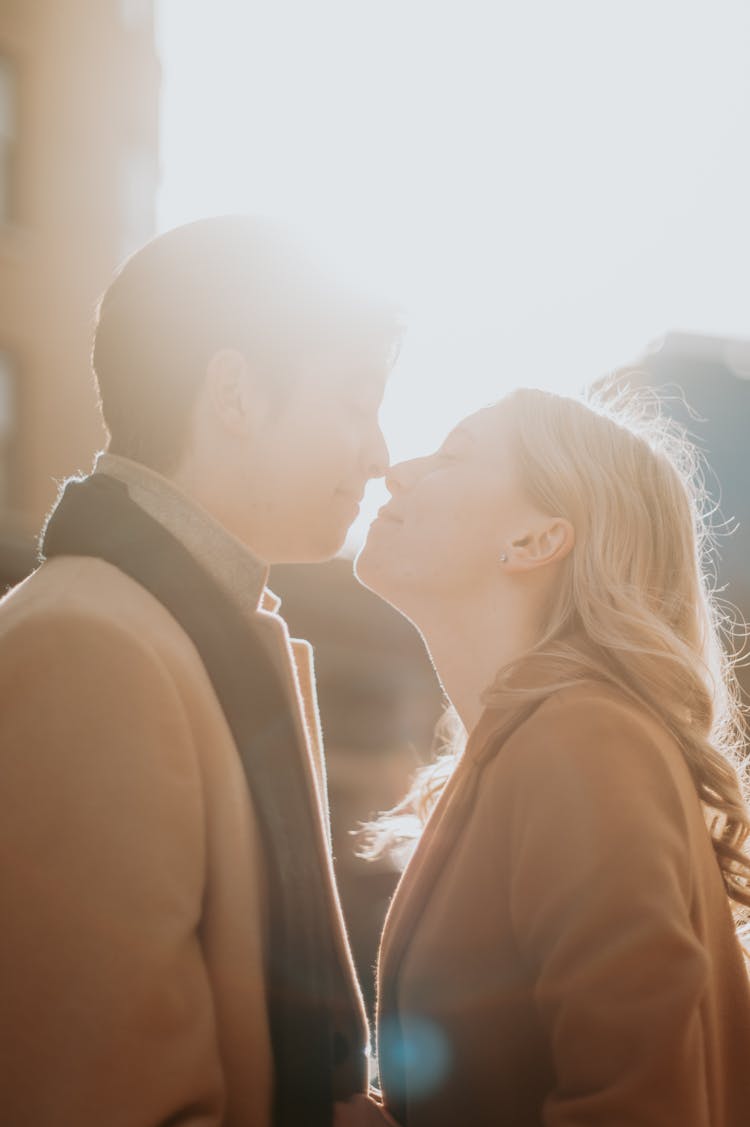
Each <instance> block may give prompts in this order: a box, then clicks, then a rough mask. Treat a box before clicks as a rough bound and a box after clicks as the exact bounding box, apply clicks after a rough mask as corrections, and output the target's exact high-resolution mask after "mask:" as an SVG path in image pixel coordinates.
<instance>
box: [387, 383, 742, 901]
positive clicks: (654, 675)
mask: <svg viewBox="0 0 750 1127" xmlns="http://www.w3.org/2000/svg"><path fill="white" fill-rule="evenodd" d="M503 416H504V419H509V421H510V427H509V430H510V432H511V434H512V436H513V437H512V444H513V453H514V458H515V465H516V466H517V470H518V480H519V484H520V486H521V488H523V489H524V490H525V492H526V494H527V496H528V497H529V500H530V501H531V502H532V503H533V504H535V505H536V506H537V507H538V508H540V509H541V510H542V511H543V512H546V513H548V514H549V515H551V516H562V517H565V518H567V519H568V520H569V521H570V522H571V523H572V525H573V527H574V529H575V533H576V546H575V548H574V550H573V552H571V554H570V556H569V557H568V558H567V560H566V561H565V563H564V565H563V571H562V581H561V582H560V583H559V584H558V586H557V588H556V590H555V592H554V595H553V597H552V603H551V605H550V606H549V608H548V609H547V616H546V622H547V624H548V625H547V629H546V632H545V633H544V636H543V637H542V638H540V639H539V641H538V642H537V644H536V645H535V646H534V647H533V649H532V650H530V651H529V652H528V653H526V654H524V655H523V656H522V657H521V658H519V659H518V660H517V661H515V662H514V663H513V664H512V666H508V667H505V668H503V669H501V670H500V671H499V673H498V675H497V677H496V679H495V681H494V683H493V684H492V685H491V686H489V688H488V689H487V690H486V692H485V694H484V698H483V703H484V704H485V705H488V706H490V707H494V708H501V709H515V708H526V707H528V706H530V705H533V704H534V703H535V702H536V701H538V700H541V699H542V698H544V697H546V696H548V695H549V694H550V693H551V692H554V691H556V690H559V689H561V688H564V687H567V686H570V685H572V684H575V683H577V682H578V681H581V680H584V679H591V678H592V677H593V678H596V679H597V680H600V681H601V680H605V681H607V682H609V683H610V684H613V685H615V686H617V688H619V689H620V690H621V691H622V692H624V693H626V694H627V695H628V696H629V697H630V698H631V699H634V700H635V701H637V702H638V703H639V704H640V705H642V706H643V707H645V708H646V709H648V710H649V711H650V712H651V713H653V714H654V715H656V716H657V717H658V718H659V719H660V720H661V722H662V723H663V724H664V725H665V726H666V727H667V728H668V729H669V730H670V732H671V733H672V734H673V735H674V737H675V739H676V740H677V742H678V743H679V745H680V747H681V748H682V751H683V754H684V756H685V760H686V763H687V765H688V767H689V769H690V772H691V774H692V777H693V780H694V783H695V787H696V791H697V793H698V796H699V798H700V800H701V802H702V804H703V807H704V810H705V812H706V817H707V823H708V826H709V829H710V833H711V837H712V841H713V845H714V849H715V851H716V855H717V858H718V862H719V866H720V868H721V872H722V875H723V878H724V883H725V886H726V890H727V894H728V896H729V897H730V899H731V900H732V901H734V902H735V905H737V907H738V909H740V911H741V910H743V909H747V908H750V859H749V858H748V856H747V854H746V853H745V849H744V847H745V845H746V842H747V840H748V837H750V818H749V817H748V811H747V807H746V804H745V797H744V794H743V784H742V781H741V780H743V779H744V770H745V760H744V750H745V738H744V737H745V731H744V724H743V717H742V710H741V707H740V704H739V696H738V689H737V685H736V681H735V678H734V674H733V671H732V663H733V659H732V658H731V657H730V656H729V654H728V653H727V652H726V650H725V648H724V646H723V644H722V636H723V635H725V634H726V633H727V628H728V624H729V616H728V614H727V611H726V610H725V609H722V608H721V607H720V605H719V603H718V601H717V599H716V598H715V595H714V594H713V583H712V569H711V566H710V549H711V545H712V534H711V523H710V518H711V509H710V506H709V504H708V498H707V494H706V490H705V487H704V483H703V475H702V464H701V458H700V456H699V454H698V452H697V450H696V448H695V446H694V445H693V444H692V443H691V442H690V441H689V440H688V438H687V435H686V434H685V432H684V430H683V429H682V428H680V427H678V426H677V425H676V424H675V423H673V422H671V421H670V420H668V419H667V418H665V417H664V415H663V414H662V413H661V412H660V410H659V400H658V397H657V396H656V394H655V393H654V392H652V391H647V392H644V391H642V390H641V391H634V390H632V389H631V388H630V386H629V385H628V383H627V382H626V380H625V379H624V378H623V375H622V374H620V376H618V378H616V379H609V380H606V381H600V382H599V383H598V384H597V385H594V387H593V388H592V389H591V390H590V391H589V392H588V393H587V395H586V396H585V397H584V398H582V399H573V398H567V397H564V396H560V395H554V394H551V393H548V392H544V391H539V390H533V389H527V388H524V389H519V390H517V391H514V392H512V393H511V394H510V395H509V396H508V397H507V398H506V399H505V400H504V401H503ZM540 673H541V676H540ZM527 674H528V676H527ZM453 724H454V734H453V735H452V736H449V738H448V740H447V744H448V749H447V750H445V751H444V753H443V754H442V755H441V756H440V757H439V758H438V759H437V761H436V762H435V763H433V764H432V765H430V766H428V767H426V768H423V769H422V771H421V772H419V773H418V775H417V777H416V780H415V784H414V787H413V789H412V790H411V792H410V794H409V795H408V796H407V798H406V799H405V800H404V802H403V803H401V804H400V805H399V806H397V807H396V808H395V809H394V810H393V811H390V812H389V814H387V815H385V816H383V817H382V818H381V819H380V820H379V821H378V822H376V823H374V824H373V825H372V826H370V827H369V828H368V831H367V846H366V852H367V854H370V855H371V854H373V853H381V852H383V851H384V850H389V849H391V848H393V847H398V845H399V844H401V845H402V846H403V845H404V843H405V841H406V840H407V839H409V838H412V839H413V838H414V837H416V836H418V834H419V833H420V832H421V826H422V825H423V824H424V821H425V820H426V817H427V816H428V814H429V812H430V810H431V809H432V807H433V806H434V804H435V802H436V801H437V799H438V797H439V795H440V793H441V792H442V790H443V789H444V787H445V784H446V783H447V781H448V779H449V777H450V775H451V773H452V771H453V768H454V767H455V764H456V762H457V758H458V756H459V755H460V753H461V745H462V742H463V741H462V740H461V739H460V738H459V739H456V737H455V720H454V721H453Z"/></svg>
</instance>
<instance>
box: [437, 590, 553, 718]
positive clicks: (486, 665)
mask: <svg viewBox="0 0 750 1127" xmlns="http://www.w3.org/2000/svg"><path fill="white" fill-rule="evenodd" d="M416 621H417V624H418V626H419V629H420V630H421V632H422V635H423V637H424V640H425V643H426V645H427V648H428V650H429V652H430V656H431V657H432V660H433V663H434V665H435V668H436V670H437V674H438V677H439V678H440V681H441V684H442V686H443V689H444V690H445V693H446V695H447V696H448V697H449V699H450V701H451V703H452V704H453V706H454V708H455V709H456V711H457V712H458V715H459V716H460V718H461V722H462V723H463V725H464V727H465V728H466V731H467V732H471V731H472V729H473V728H474V727H475V726H476V724H477V722H478V720H479V717H480V716H481V714H482V711H483V705H482V699H481V698H482V695H483V693H484V691H485V689H487V688H488V686H489V685H490V684H491V683H492V682H493V681H494V679H495V676H496V674H497V672H498V670H499V669H501V668H503V666H505V665H508V664H509V663H510V662H512V661H515V660H516V659H517V658H518V657H520V656H521V655H522V654H523V653H525V652H526V651H527V650H528V649H530V648H531V647H532V646H533V645H534V642H535V641H536V639H537V630H536V629H535V627H534V626H532V625H531V621H530V615H529V608H528V606H527V604H526V600H525V599H523V598H522V597H516V598H514V599H500V598H496V599H493V600H491V601H490V600H488V599H487V598H486V597H482V598H468V599H466V600H464V601H462V602H461V603H454V604H452V605H450V606H446V605H445V604H441V605H439V606H436V607H435V608H433V612H432V613H430V612H429V611H428V612H426V613H424V614H421V615H420V618H419V619H417V620H416Z"/></svg>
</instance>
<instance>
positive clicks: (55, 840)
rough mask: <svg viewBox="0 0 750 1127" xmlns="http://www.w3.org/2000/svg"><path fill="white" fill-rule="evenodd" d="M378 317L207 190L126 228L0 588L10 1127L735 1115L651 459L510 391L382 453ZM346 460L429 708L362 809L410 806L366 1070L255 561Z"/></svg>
mask: <svg viewBox="0 0 750 1127" xmlns="http://www.w3.org/2000/svg"><path fill="white" fill-rule="evenodd" d="M400 333H401V328H400V324H399V318H398V315H397V312H396V311H395V310H394V309H391V308H389V307H387V306H386V305H384V304H382V303H378V302H376V301H374V300H372V299H371V298H369V297H366V296H365V295H363V294H361V293H358V292H354V291H353V290H351V289H346V288H344V287H342V286H340V285H338V284H337V283H336V282H334V281H333V280H332V278H331V277H330V276H329V275H327V273H326V272H325V271H324V270H323V269H322V268H321V267H319V266H318V265H317V264H316V263H314V262H312V261H310V260H309V259H308V258H307V257H306V256H305V254H304V253H303V252H302V251H301V249H300V248H299V247H298V246H297V245H295V243H294V241H293V240H291V239H290V238H288V237H287V236H286V235H285V234H284V233H283V232H281V231H279V230H278V229H277V228H275V227H274V226H272V225H269V224H267V223H260V222H257V221H254V220H251V219H245V218H236V217H222V218H216V219H210V220H203V221H200V222H197V223H194V224H190V225H187V226H185V227H182V228H178V229H176V230H174V231H172V232H169V233H167V234H166V235H163V236H161V237H159V238H157V239H155V240H154V241H153V242H152V243H150V244H148V245H147V246H146V247H145V248H143V249H142V250H141V251H139V252H138V253H137V254H136V255H134V256H133V257H132V258H131V259H130V260H129V261H128V262H127V263H126V264H125V266H124V267H123V268H122V269H121V271H120V272H119V274H118V275H117V276H116V278H115V280H114V281H113V283H112V285H111V286H110V288H109V289H108V290H107V292H106V293H105V295H104V298H103V299H102V302H101V305H100V309H99V314H98V320H97V326H96V334H95V340H94V352H93V366H94V370H95V373H96V378H97V382H98V387H99V392H100V396H101V406H102V411H103V414H104V418H105V420H106V424H107V427H108V429H109V433H110V443H109V447H108V451H107V452H106V453H104V454H102V455H100V456H99V458H98V461H97V463H96V468H95V470H94V472H93V473H92V474H91V475H90V476H88V477H85V478H82V479H78V480H72V481H70V482H68V483H67V485H66V487H65V488H64V490H63V491H62V494H61V496H60V499H59V501H58V504H57V506H56V508H55V510H54V511H53V513H52V515H51V517H50V519H49V521H48V523H47V527H46V530H45V533H44V537H43V544H42V548H43V556H44V562H42V564H41V566H40V567H39V568H38V570H37V571H36V572H35V573H34V574H33V575H32V576H31V577H30V578H29V579H28V580H26V582H25V583H23V584H21V585H20V587H19V588H17V589H16V590H15V591H14V592H12V593H11V594H10V595H9V596H8V597H7V598H6V599H5V601H4V603H3V604H2V607H0V757H1V762H2V773H1V776H0V777H1V778H2V787H1V788H0V850H1V858H2V866H1V869H0V880H1V881H2V918H3V930H2V938H0V944H1V945H2V960H1V964H2V986H1V987H0V1042H1V1043H0V1107H1V1108H2V1112H0V1120H1V1121H2V1123H3V1124H4V1125H5V1124H7V1125H8V1127H157V1125H160V1127H167V1125H170V1127H178V1125H179V1127H188V1125H190V1127H219V1125H222V1127H307V1125H309V1127H330V1125H331V1124H332V1123H334V1122H335V1123H336V1124H341V1125H342V1127H350V1125H360V1124H370V1123H394V1122H395V1123H397V1124H402V1125H408V1127H443V1125H445V1127H448V1125H451V1127H462V1125H466V1127H489V1125H493V1127H494V1125H495V1124H501V1125H504V1124H507V1125H508V1127H541V1125H542V1124H544V1125H546V1127H553V1125H554V1127H563V1125H565V1127H573V1125H575V1127H582V1125H584V1124H586V1125H590V1127H594V1125H596V1127H617V1125H620V1124H622V1125H625V1124H628V1125H631V1124H632V1125H636V1124H646V1125H649V1127H677V1125H679V1127H699V1125H700V1127H709V1125H711V1127H743V1125H746V1124H747V1123H748V1122H750V1063H749V1062H750V991H749V989H748V979H747V974H746V971H745V967H744V964H743V955H742V952H741V948H740V946H739V943H738V941H737V938H736V935H735V920H734V919H733V909H735V910H736V911H738V912H741V911H742V910H743V909H745V908H747V907H748V906H749V905H750V868H749V866H748V860H747V857H746V855H745V853H744V852H743V846H744V843H745V840H746V837H747V835H748V829H749V828H750V823H749V822H748V814H747V810H746V807H745V805H744V804H743V798H742V793H741V788H740V783H739V778H738V773H737V762H738V757H739V756H741V754H742V752H743V745H742V736H741V728H740V720H739V715H738V711H737V706H736V704H735V701H734V697H733V695H732V694H733V688H732V686H733V682H732V679H731V673H730V670H729V668H728V665H727V662H726V660H725V658H724V657H723V656H722V651H721V647H720V643H719V640H718V635H717V621H716V613H715V611H714V610H713V608H712V605H711V601H710V598H709V596H708V593H707V585H706V582H705V577H704V574H703V570H702V563H701V549H702V543H703V542H702V538H703V535H704V533H703V526H702V523H701V518H700V513H699V498H698V497H697V495H696V493H695V492H694V491H693V485H692V484H691V480H692V479H691V476H690V473H689V472H688V471H689V467H687V466H686V462H685V457H686V455H687V454H688V453H689V449H688V447H687V445H686V444H685V443H684V441H681V440H680V439H679V438H673V439H672V440H671V441H672V447H670V437H669V434H668V432H667V430H666V429H665V428H664V427H662V426H660V425H659V423H658V421H656V420H654V419H653V418H652V419H650V420H649V418H647V417H646V415H645V414H644V413H643V412H641V413H640V414H638V413H637V411H636V408H635V406H634V404H633V403H632V402H625V401H615V402H609V403H608V404H606V403H603V402H602V403H599V404H596V403H593V402H592V403H584V402H579V401H574V400H571V399H566V398H563V397H559V396H555V395H550V394H544V393H541V392H535V391H530V390H519V391H516V392H514V393H512V394H511V395H509V396H508V397H507V398H505V399H504V400H502V401H500V402H499V403H497V404H495V405H494V406H491V407H488V408H486V409H484V410H482V411H479V412H477V413H476V414H474V415H472V416H470V417H469V418H467V419H465V420H464V421H463V422H462V423H460V424H459V425H458V426H456V427H455V429H454V430H453V431H452V432H451V433H450V434H449V435H448V437H447V438H446V440H445V442H444V443H443V445H442V446H441V447H440V449H439V450H438V451H437V452H436V453H434V454H430V455H429V456H427V457H424V458H419V459H416V460H413V461H410V462H408V463H403V464H401V465H398V466H394V467H391V468H390V469H389V468H388V456H387V450H386V447H385V444H384V441H383V437H382V435H381V432H380V429H379V425H378V409H379V405H380V401H381V397H382V394H383V390H384V384H385V381H386V379H387V377H388V374H389V370H390V368H391V366H392V363H393V360H394V358H395V355H396V353H397V351H398V346H399V338H400ZM383 474H385V475H386V481H387V485H388V488H389V491H390V493H391V495H392V499H391V500H390V502H389V503H388V504H387V505H386V506H385V507H384V509H383V510H381V513H380V515H379V517H378V519H377V521H376V522H375V523H374V525H373V527H372V529H371V530H370V534H369V537H368V540H367V544H366V546H365V548H364V549H363V551H362V553H361V555H360V557H359V559H358V561H357V571H358V574H359V577H360V579H361V580H362V582H363V583H365V584H366V585H367V586H369V587H371V588H372V589H373V590H374V591H376V592H377V593H379V594H380V595H382V596H383V597H384V598H385V599H387V600H388V601H389V602H391V603H392V604H393V605H394V606H396V607H398V608H399V609H400V610H401V611H403V613H404V614H406V615H407V616H408V617H409V618H410V619H411V620H412V621H413V622H414V623H415V624H416V625H417V626H418V628H419V629H420V631H421V632H422V634H423V636H424V638H425V640H426V642H427V645H428V647H429V649H430V652H431V655H432V657H433V660H434V662H435V665H436V667H437V670H438V673H439V675H440V678H441V681H442V683H443V685H444V687H445V690H446V693H447V695H448V696H449V697H450V700H451V702H452V704H453V706H454V708H455V710H456V712H457V714H458V716H459V718H460V720H461V721H462V725H463V728H464V729H465V730H466V732H467V733H468V740H467V741H466V746H465V748H463V749H461V748H460V747H459V746H458V745H456V747H454V748H452V749H451V750H450V751H448V752H446V753H445V754H444V755H443V756H442V757H441V758H440V759H439V760H438V761H437V762H436V764H435V765H434V766H433V767H431V768H429V769H426V770H425V771H424V772H423V773H422V774H421V775H419V776H418V777H417V779H416V781H415V784H414V789H413V792H412V793H411V794H410V795H409V796H408V797H407V799H406V800H405V801H404V803H403V804H402V806H401V807H400V808H398V809H397V810H395V811H393V812H391V814H389V815H386V816H384V817H383V818H382V819H381V820H380V821H379V822H378V823H376V825H375V826H374V828H373V833H372V840H371V848H372V850H373V851H378V850H387V849H389V848H391V847H392V846H393V845H395V844H398V845H399V846H403V844H404V842H405V840H406V839H408V838H409V837H412V838H419V840H418V841H416V842H415V843H414V844H415V848H414V852H413V854H412V857H411V860H410V862H409V864H408V866H407V868H406V871H405V873H404V877H403V879H402V882H401V884H400V886H399V889H398V891H397V893H396V896H395V899H394V902H393V904H392V907H391V910H390V913H389V916H388V920H387V923H386V929H385V933H384V937H383V944H382V950H381V960H380V970H379V1013H378V1030H377V1044H378V1057H379V1082H380V1084H381V1086H382V1090H383V1094H382V1097H381V1096H379V1095H377V1094H376V1093H375V1092H374V1091H373V1092H372V1093H371V1094H369V1095H367V1094H366V1092H367V1086H368V1067H367V1064H368V1062H367V1056H366V1052H367V1040H368V1035H367V1028H366V1023H365V1020H364V1015H363V1009H362V1005H361V1000H360V996H359V992H358V989H357V986H356V982H355V977H354V973H353V968H352V963H351V958H350V955H349V950H348V946H347V940H346V934H345V930H344V926H343V923H342V919H341V913H340V909H339V904H338V899H337V894H336V888H335V884H334V880H333V875H332V868H331V859H330V853H329V847H328V836H327V805H326V786H325V770H324V764H323V758H322V743H321V733H320V730H319V725H318V720H317V713H316V706H315V690H314V674H313V668H312V659H311V653H310V650H309V648H308V647H307V645H306V644H305V643H304V642H299V641H296V640H292V639H290V637H289V635H288V632H287V629H286V626H285V623H284V620H283V618H282V617H281V616H280V615H279V613H278V604H277V602H276V601H275V600H274V597H273V595H272V594H271V593H270V592H269V591H268V589H267V588H266V579H267V574H268V569H269V565H272V564H274V563H277V562H281V561H284V562H293V561H313V560H324V559H327V558H329V557H331V556H332V555H334V554H335V553H336V552H337V550H338V549H339V548H340V547H341V544H342V542H343V540H344V536H345V533H346V531H347V528H348V526H349V525H350V523H351V521H352V519H353V518H354V516H355V514H356V511H357V502H358V501H359V499H360V498H361V495H362V491H363V488H364V486H365V483H366V482H367V480H368V479H369V478H372V477H377V476H382V475H383ZM417 824H418V825H419V830H415V828H414V827H415V825H417ZM422 824H424V832H423V833H421V828H422Z"/></svg>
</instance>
